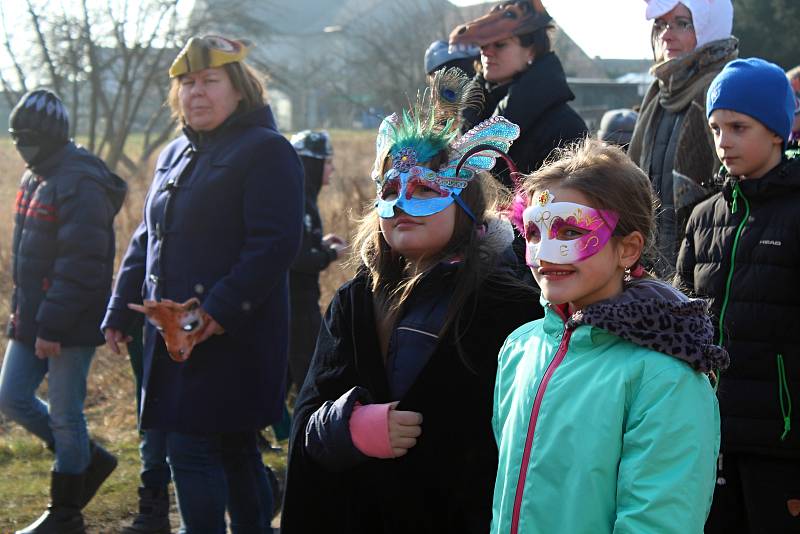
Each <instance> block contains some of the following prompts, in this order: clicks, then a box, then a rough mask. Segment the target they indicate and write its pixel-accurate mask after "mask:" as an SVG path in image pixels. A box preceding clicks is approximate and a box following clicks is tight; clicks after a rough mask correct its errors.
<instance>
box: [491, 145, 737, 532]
mask: <svg viewBox="0 0 800 534" xmlns="http://www.w3.org/2000/svg"><path fill="white" fill-rule="evenodd" d="M561 155H562V156H563V157H562V158H561V159H560V160H559V161H556V162H555V163H552V164H550V165H549V166H547V167H545V168H543V169H541V170H539V171H537V172H536V173H534V174H533V175H532V176H531V177H529V178H528V180H527V181H526V182H525V184H524V185H523V188H522V193H521V195H519V196H518V197H517V198H518V199H519V202H517V206H518V208H517V210H516V211H517V216H516V217H515V218H516V219H517V221H516V222H517V223H518V225H519V226H520V228H521V230H522V231H523V235H524V236H525V239H526V242H527V251H526V261H527V263H528V265H529V266H530V267H531V270H532V272H533V275H534V277H535V278H536V281H537V282H538V284H539V286H540V287H541V290H542V303H543V305H544V306H545V317H544V319H540V320H537V321H534V322H532V323H528V324H526V325H524V326H522V327H520V328H518V329H517V330H516V331H515V332H513V333H512V334H511V335H510V336H509V337H508V339H507V340H506V342H505V344H504V346H503V348H502V349H501V352H500V356H499V364H498V372H497V381H496V385H495V397H494V415H493V425H494V432H495V438H496V440H497V443H498V448H499V467H498V474H497V481H496V484H495V491H494V502H493V520H492V532H493V533H503V534H505V533H511V534H516V533H525V534H537V533H547V534H555V533H565V534H566V533H568V534H581V533H591V534H598V533H604V532H609V533H611V532H613V533H635V534H642V533H657V534H668V533H676V534H677V533H680V534H687V533H701V532H702V531H703V524H704V523H705V520H706V516H707V514H708V510H709V507H710V505H711V496H712V493H713V490H714V482H715V463H716V459H717V454H718V451H719V410H718V406H717V400H716V397H715V395H714V391H713V388H712V386H711V384H710V382H709V378H708V377H707V376H706V373H709V372H710V371H711V370H712V369H716V368H725V367H726V366H727V363H728V356H727V353H726V352H725V351H724V350H723V349H721V348H720V347H717V346H715V345H713V344H712V338H713V327H712V324H711V321H710V319H709V317H708V314H707V310H706V304H705V303H704V302H702V301H699V300H690V299H688V298H686V297H685V296H683V295H682V294H681V293H679V292H678V291H676V290H674V289H673V288H671V287H670V286H669V285H668V284H665V283H663V282H660V281H657V280H654V279H652V278H650V277H649V275H647V274H646V273H645V272H644V270H643V268H642V266H641V264H640V259H641V257H642V253H643V252H644V251H646V250H647V248H648V246H649V245H650V244H651V243H652V231H653V227H654V213H653V210H654V208H653V206H654V202H653V194H652V190H651V186H650V182H649V180H648V178H647V176H646V175H645V174H644V173H642V172H641V171H640V170H639V169H638V168H637V167H636V166H635V165H634V164H633V163H632V162H631V160H630V159H628V158H627V156H625V154H624V153H623V152H622V151H620V150H619V149H617V148H612V147H608V146H604V145H602V144H600V143H599V142H597V141H591V140H588V141H585V142H584V143H582V144H581V145H579V146H576V147H573V148H571V149H568V150H566V151H562V153H561Z"/></svg>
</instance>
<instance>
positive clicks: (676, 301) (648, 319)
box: [567, 279, 730, 373]
mask: <svg viewBox="0 0 800 534" xmlns="http://www.w3.org/2000/svg"><path fill="white" fill-rule="evenodd" d="M581 325H590V326H596V327H598V328H602V329H603V330H607V331H608V332H611V333H612V334H614V335H617V336H619V337H621V338H622V339H625V340H627V341H630V342H631V343H635V344H636V345H639V346H642V347H647V348H649V349H653V350H656V351H658V352H662V353H664V354H668V355H670V356H673V357H675V358H677V359H679V360H682V361H685V362H686V363H688V364H689V365H690V366H692V368H693V369H695V370H697V371H701V372H704V373H708V372H710V371H712V370H725V369H726V368H727V367H728V365H729V364H730V359H729V357H728V352H727V351H726V350H725V349H724V348H723V347H720V346H718V345H715V344H714V341H713V340H714V326H713V324H712V323H711V317H710V316H709V314H708V304H707V303H706V302H705V301H703V300H700V299H690V298H688V297H687V296H685V295H684V294H683V293H681V292H680V291H678V290H677V289H675V288H673V287H672V286H670V285H669V284H667V283H665V282H661V281H659V280H649V279H648V280H637V281H634V282H631V283H629V284H626V287H625V290H624V291H623V292H622V294H621V295H618V296H617V297H614V298H611V299H608V300H604V301H600V302H598V303H596V304H592V305H590V306H587V307H586V308H585V309H583V310H579V311H577V312H575V313H574V314H573V315H572V317H570V318H569V319H568V321H567V327H568V328H576V327H578V326H581Z"/></svg>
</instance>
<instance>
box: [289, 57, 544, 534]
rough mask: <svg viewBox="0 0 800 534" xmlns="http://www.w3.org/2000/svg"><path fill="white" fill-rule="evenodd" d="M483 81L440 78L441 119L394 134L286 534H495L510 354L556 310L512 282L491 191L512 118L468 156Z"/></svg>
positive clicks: (338, 316) (302, 416) (312, 408)
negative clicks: (500, 425)
mask: <svg viewBox="0 0 800 534" xmlns="http://www.w3.org/2000/svg"><path fill="white" fill-rule="evenodd" d="M448 77H450V79H449V81H448ZM467 82H468V80H467V79H466V78H465V77H464V78H463V79H462V78H460V77H459V76H457V75H455V74H454V71H452V70H448V71H444V73H441V72H440V73H437V75H436V76H435V78H434V81H433V90H432V93H431V94H432V95H433V96H432V97H431V99H432V101H431V102H430V103H429V104H428V105H427V106H426V107H425V108H420V106H419V104H418V106H417V108H416V109H414V110H413V111H412V112H410V113H408V112H406V113H404V114H403V117H402V118H401V119H399V118H397V117H396V116H391V117H389V118H387V119H386V120H384V122H383V124H382V125H381V129H380V132H379V135H378V143H377V145H378V146H377V159H376V163H375V167H374V169H373V179H374V180H375V183H376V189H377V199H376V203H375V207H376V209H374V210H373V211H372V212H371V213H369V214H368V215H367V217H366V218H365V219H364V221H363V223H362V226H361V228H360V231H359V233H358V235H357V237H356V241H355V245H354V250H356V251H358V253H360V259H361V261H362V264H361V266H360V268H359V271H358V273H357V275H356V276H355V278H354V279H353V280H351V281H350V282H348V283H347V284H345V285H344V286H342V287H341V288H340V289H339V290H338V292H337V294H336V295H335V296H334V298H333V301H332V302H331V304H330V307H329V308H328V311H327V313H326V314H325V318H324V321H323V325H322V328H321V330H320V334H319V340H318V342H317V348H316V352H315V355H314V359H313V361H312V363H311V368H310V370H309V374H308V377H307V378H306V381H305V383H304V385H303V387H302V389H301V391H300V394H299V396H298V399H297V402H296V404H295V411H294V425H293V429H292V442H291V445H290V455H289V470H288V479H287V488H286V495H285V501H284V508H283V515H282V518H281V532H282V533H284V534H295V533H309V532H342V533H345V532H346V533H348V534H353V533H364V534H367V533H368V534H375V533H382V532H387V533H388V532H391V533H409V534H411V533H414V534H418V533H431V534H432V533H447V532H454V533H455V532H458V533H485V532H486V531H487V530H488V529H489V524H490V521H491V491H492V480H493V479H494V473H495V472H496V467H497V449H496V446H495V444H494V441H493V439H492V430H491V404H492V390H493V384H494V378H495V371H496V366H497V359H496V354H497V351H498V350H499V348H500V345H501V344H502V342H503V339H505V337H506V336H507V335H508V333H509V332H511V331H512V330H513V329H514V328H516V327H517V326H519V325H520V324H522V323H525V322H527V321H530V320H532V319H533V318H535V317H537V316H540V315H541V308H540V306H539V305H538V304H537V302H536V294H535V293H534V292H533V290H532V289H530V288H529V287H527V286H524V285H522V284H521V283H520V282H518V281H516V280H515V279H514V278H512V277H511V275H510V274H508V273H509V270H508V269H504V268H498V265H497V261H496V260H497V257H498V255H499V254H500V253H501V252H503V251H504V250H505V249H507V248H508V246H509V245H510V243H511V241H512V239H513V231H512V228H511V225H510V224H509V223H508V222H507V221H501V220H500V219H497V218H495V217H494V216H493V215H492V211H491V206H492V198H491V195H490V193H491V190H490V187H491V184H492V183H493V181H492V180H493V179H492V178H491V177H486V176H482V175H484V174H486V173H485V172H484V171H487V170H489V169H491V168H492V166H493V165H494V160H495V156H496V154H494V152H496V151H498V150H500V151H505V150H507V149H508V146H509V145H510V144H511V141H512V140H513V139H515V138H516V136H517V135H518V133H519V129H518V128H517V127H516V126H515V125H513V124H511V123H509V122H508V121H506V120H505V119H503V118H502V117H496V118H494V119H491V120H489V121H486V122H485V123H482V124H480V125H478V126H477V127H475V128H474V129H473V130H471V131H470V132H468V133H467V134H465V135H464V136H463V137H462V138H461V139H460V140H458V141H456V140H455V137H456V136H457V134H458V126H459V125H458V122H457V120H455V119H454V117H458V116H459V113H460V108H461V105H460V104H459V103H460V102H461V101H462V100H463V99H462V98H461V97H460V96H458V95H459V94H461V93H462V92H463V91H464V88H465V87H466V84H467ZM451 84H452V85H454V86H455V87H453V86H451ZM470 149H474V150H477V153H475V154H474V155H472V156H470V154H469V151H470ZM459 163H463V168H462V169H461V171H460V172H458V171H457V167H458V164H459Z"/></svg>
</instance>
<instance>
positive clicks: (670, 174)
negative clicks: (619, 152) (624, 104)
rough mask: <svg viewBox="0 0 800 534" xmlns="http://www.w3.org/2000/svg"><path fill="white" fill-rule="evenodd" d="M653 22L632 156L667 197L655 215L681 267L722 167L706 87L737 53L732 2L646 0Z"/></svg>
mask: <svg viewBox="0 0 800 534" xmlns="http://www.w3.org/2000/svg"><path fill="white" fill-rule="evenodd" d="M645 1H646V2H647V12H646V17H647V19H648V20H652V21H653V29H652V33H651V44H652V46H653V56H654V58H655V65H653V67H652V68H651V69H650V72H651V73H652V74H653V76H655V78H656V79H655V81H654V82H653V84H652V85H651V86H650V89H649V90H648V91H647V94H645V97H644V100H643V102H642V106H641V112H640V114H639V120H638V121H637V123H636V128H635V130H634V132H633V138H632V139H631V144H630V148H629V149H628V155H629V156H630V157H631V159H632V160H633V161H634V162H636V163H637V164H638V165H639V167H640V168H641V169H642V170H643V171H644V172H646V173H647V174H648V175H649V176H650V179H651V180H652V182H653V187H654V188H655V190H656V193H657V195H658V197H659V200H660V201H661V210H660V211H659V214H658V220H657V238H656V245H657V247H658V252H659V255H660V256H661V258H660V261H658V262H657V264H656V265H655V268H656V271H657V272H658V273H659V274H661V275H662V276H663V275H669V274H671V273H672V272H674V270H675V261H676V259H677V255H678V248H679V246H680V243H681V240H682V239H683V230H684V227H685V225H686V220H687V219H688V216H689V214H690V213H691V211H692V208H693V207H694V205H695V204H697V203H698V202H699V201H701V200H703V199H704V198H705V197H706V196H708V194H709V193H710V192H711V191H710V188H711V178H712V177H713V176H714V173H715V172H716V171H717V169H718V168H719V161H718V160H717V157H716V154H715V150H714V140H713V138H712V136H711V131H710V130H709V128H708V126H707V124H706V113H705V101H706V92H707V91H708V86H709V84H710V83H711V80H713V79H714V76H716V75H717V73H719V71H720V70H722V67H724V66H725V64H726V63H728V62H729V61H731V60H733V59H735V58H736V57H737V56H738V40H737V39H736V38H735V37H733V36H732V35H731V30H732V28H733V5H732V4H731V0H683V1H681V2H679V1H678V0H645Z"/></svg>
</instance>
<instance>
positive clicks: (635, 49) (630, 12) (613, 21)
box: [0, 0, 652, 66]
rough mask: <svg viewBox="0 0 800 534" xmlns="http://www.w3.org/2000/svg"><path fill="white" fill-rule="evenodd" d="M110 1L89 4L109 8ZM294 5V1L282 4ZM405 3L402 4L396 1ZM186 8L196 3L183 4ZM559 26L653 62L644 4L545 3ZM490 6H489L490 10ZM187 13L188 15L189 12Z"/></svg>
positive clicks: (605, 49)
mask: <svg viewBox="0 0 800 534" xmlns="http://www.w3.org/2000/svg"><path fill="white" fill-rule="evenodd" d="M107 1H108V0H106V1H103V0H89V3H90V5H91V4H98V3H101V4H103V5H104V4H105V3H107ZM281 1H287V2H288V1H290V0H281ZM393 1H402V0H393ZM450 1H451V2H452V3H454V4H456V5H469V4H477V3H483V2H485V0H450ZM182 2H183V3H184V4H186V5H190V4H191V3H193V0H182ZM543 2H544V5H545V7H546V8H547V10H548V11H549V12H550V14H551V15H552V16H553V18H554V19H555V21H556V23H557V24H558V25H559V26H561V28H562V29H563V30H564V31H565V32H566V33H567V34H568V35H569V36H570V37H571V38H572V39H573V40H574V41H575V42H576V43H577V44H578V46H580V47H581V48H582V49H583V50H584V52H586V53H587V54H588V55H589V57H595V56H599V57H602V58H627V59H638V58H647V59H651V58H652V52H651V50H650V44H649V43H650V24H649V23H648V22H647V21H645V19H644V10H645V5H646V4H645V2H644V0H543ZM0 3H2V8H3V11H4V14H5V17H4V18H5V20H4V21H3V22H4V23H5V25H6V27H7V28H8V30H9V31H10V32H11V33H12V34H15V33H16V34H17V35H16V36H15V37H16V39H15V41H17V42H19V39H20V37H21V36H20V35H19V33H18V32H16V31H15V30H17V27H16V26H15V21H16V20H18V19H20V18H24V17H25V16H27V14H26V13H25V4H24V2H19V1H16V0H0ZM60 5H62V6H64V7H65V8H66V9H68V10H73V9H74V10H76V11H78V10H79V9H80V2H79V1H78V0H61V2H60ZM489 5H490V4H487V10H488V8H489ZM183 11H185V12H187V13H188V11H189V10H188V9H184V10H183ZM8 64H9V58H8V56H7V55H6V53H5V50H4V49H2V48H0V66H8Z"/></svg>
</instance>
